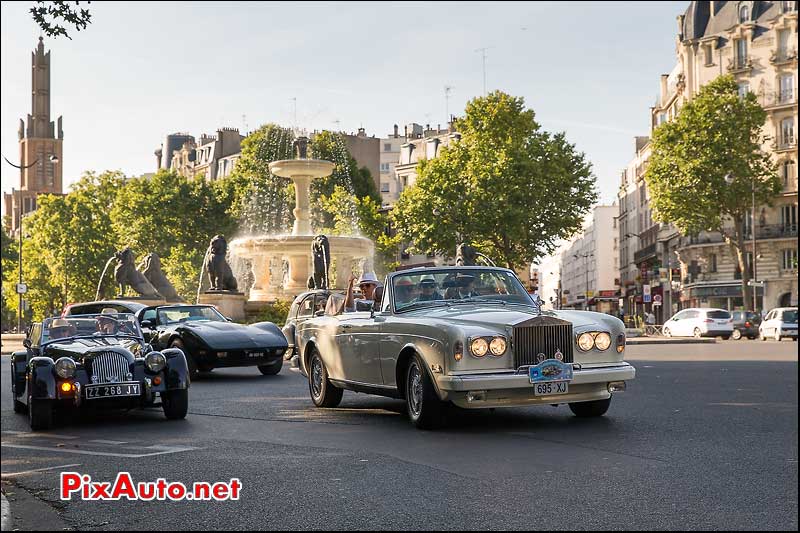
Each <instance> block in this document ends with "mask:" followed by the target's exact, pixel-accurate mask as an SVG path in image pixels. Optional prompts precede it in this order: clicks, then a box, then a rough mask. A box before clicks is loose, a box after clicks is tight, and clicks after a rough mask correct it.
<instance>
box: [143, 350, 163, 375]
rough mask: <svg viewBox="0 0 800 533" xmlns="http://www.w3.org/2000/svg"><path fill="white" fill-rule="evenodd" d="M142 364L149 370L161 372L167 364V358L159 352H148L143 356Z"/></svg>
mask: <svg viewBox="0 0 800 533" xmlns="http://www.w3.org/2000/svg"><path fill="white" fill-rule="evenodd" d="M144 365H145V366H146V367H147V370H149V371H150V372H161V371H162V370H164V367H165V366H167V359H166V357H164V354H162V353H161V352H150V353H149V354H147V356H146V357H145V358H144Z"/></svg>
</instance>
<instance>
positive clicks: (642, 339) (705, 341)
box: [625, 337, 717, 346]
mask: <svg viewBox="0 0 800 533" xmlns="http://www.w3.org/2000/svg"><path fill="white" fill-rule="evenodd" d="M716 342H717V339H694V338H686V339H648V338H647V337H635V338H632V339H627V340H626V341H625V344H627V345H629V346H630V345H636V344H716Z"/></svg>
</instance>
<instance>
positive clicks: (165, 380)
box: [11, 308, 189, 430]
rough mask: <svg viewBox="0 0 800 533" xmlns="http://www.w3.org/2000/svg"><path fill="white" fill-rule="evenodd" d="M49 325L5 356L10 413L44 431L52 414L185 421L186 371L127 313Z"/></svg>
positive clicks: (36, 328)
mask: <svg viewBox="0 0 800 533" xmlns="http://www.w3.org/2000/svg"><path fill="white" fill-rule="evenodd" d="M111 311H112V310H111V309H109V308H106V310H105V312H103V313H96V314H89V315H71V316H68V317H56V318H48V319H46V320H44V321H43V322H41V323H35V324H33V325H32V326H31V327H30V329H29V330H28V334H27V336H26V338H25V340H24V345H25V348H26V349H25V351H19V352H14V353H13V354H12V355H11V394H12V397H13V402H14V412H16V413H24V412H25V411H27V412H28V419H29V421H30V426H31V429H34V430H39V429H47V428H49V427H50V426H51V425H52V422H53V413H54V411H56V410H57V409H85V408H89V409H91V408H98V409H131V408H135V407H156V406H158V405H159V404H157V403H156V396H158V398H159V399H160V405H161V407H162V408H163V409H164V415H166V417H167V418H169V419H180V418H184V417H185V416H186V413H187V411H188V406H189V396H188V388H189V369H188V367H187V365H186V358H185V357H184V355H183V352H181V350H178V349H167V350H163V351H157V350H153V349H152V347H151V346H149V345H148V344H146V343H145V340H144V337H143V336H142V331H141V329H140V328H139V324H138V323H137V321H136V318H135V317H134V316H133V315H131V314H129V313H111Z"/></svg>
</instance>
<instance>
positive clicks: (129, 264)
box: [114, 247, 161, 299]
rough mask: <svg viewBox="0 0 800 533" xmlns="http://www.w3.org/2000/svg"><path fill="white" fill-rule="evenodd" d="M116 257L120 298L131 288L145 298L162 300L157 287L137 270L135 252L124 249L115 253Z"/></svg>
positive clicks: (116, 273) (116, 278) (116, 277)
mask: <svg viewBox="0 0 800 533" xmlns="http://www.w3.org/2000/svg"><path fill="white" fill-rule="evenodd" d="M114 257H115V258H116V260H117V265H116V266H115V267H114V279H115V280H116V281H117V285H118V286H119V297H123V296H124V294H125V288H126V287H127V286H130V287H132V288H133V290H134V291H136V292H137V293H138V294H139V295H140V296H143V297H144V298H153V299H156V298H158V299H160V298H161V295H160V294H159V293H158V291H156V289H155V287H153V285H151V284H150V282H149V281H147V278H146V277H144V274H142V273H141V272H139V271H138V270H136V266H135V265H134V255H133V250H131V249H130V248H129V247H126V248H123V249H122V250H119V251H117V252H115V253H114Z"/></svg>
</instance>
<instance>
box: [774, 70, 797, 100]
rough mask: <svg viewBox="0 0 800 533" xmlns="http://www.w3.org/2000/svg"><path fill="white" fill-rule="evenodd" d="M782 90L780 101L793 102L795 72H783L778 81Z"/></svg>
mask: <svg viewBox="0 0 800 533" xmlns="http://www.w3.org/2000/svg"><path fill="white" fill-rule="evenodd" d="M778 86H779V87H780V92H779V93H778V101H779V102H780V103H782V104H783V103H786V102H791V101H792V100H794V74H783V75H782V76H781V77H780V81H779V82H778Z"/></svg>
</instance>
